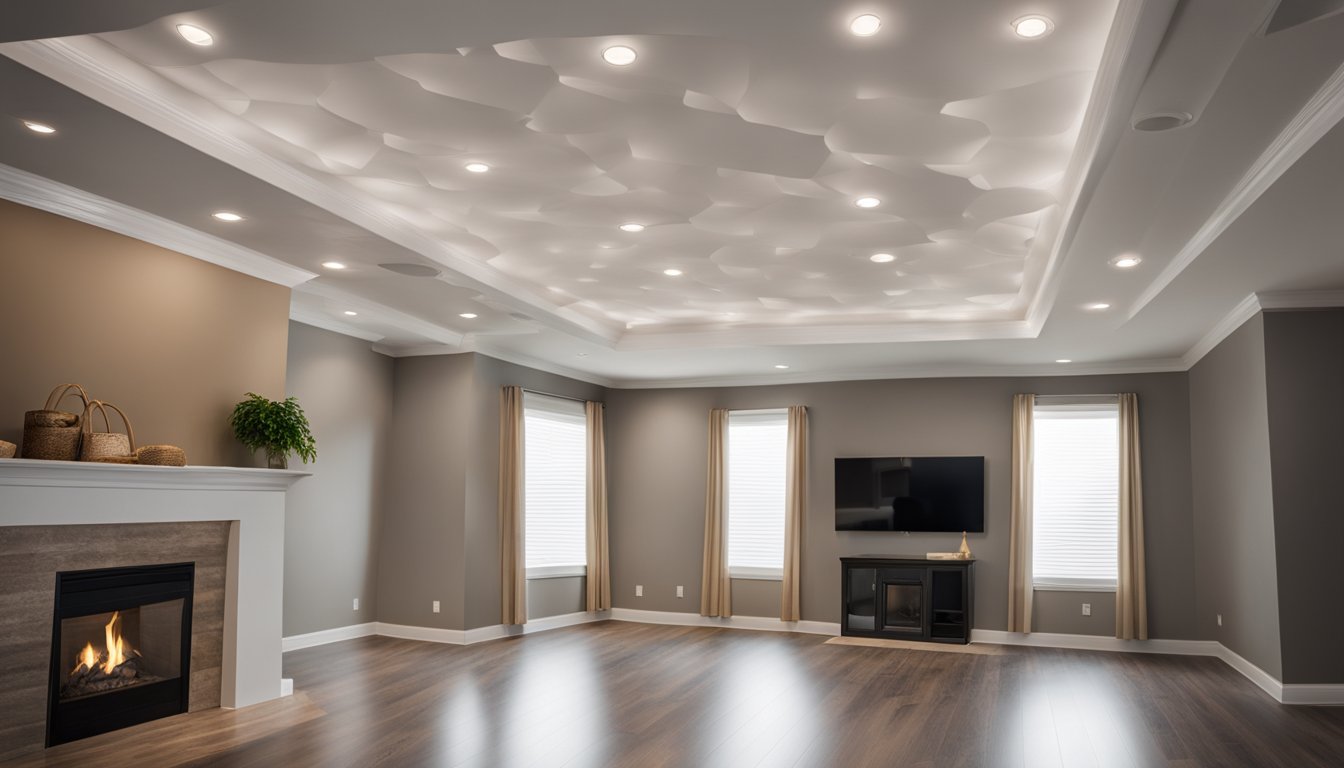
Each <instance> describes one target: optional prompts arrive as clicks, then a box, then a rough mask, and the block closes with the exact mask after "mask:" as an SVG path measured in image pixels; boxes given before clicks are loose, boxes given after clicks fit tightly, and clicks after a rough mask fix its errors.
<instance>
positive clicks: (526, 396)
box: [523, 392, 588, 578]
mask: <svg viewBox="0 0 1344 768" xmlns="http://www.w3.org/2000/svg"><path fill="white" fill-rule="evenodd" d="M587 439H588V423H587V419H586V418H585V417H584V411H583V403H581V402H578V401H576V400H564V399H561V398H558V397H547V396H546V395H537V394H533V393H532V392H524V393H523V516H524V522H523V526H524V530H525V533H526V536H525V540H524V549H525V551H526V563H527V576H528V578H545V577H547V576H582V575H583V574H584V573H585V572H586V570H587V569H586V564H587V560H588V549H587V542H586V540H585V539H586V534H587V521H588V485H587V477H588V474H587V473H588V465H587V462H588V458H587V456H588V453H587V452H588V448H587Z"/></svg>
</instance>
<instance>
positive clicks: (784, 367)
mask: <svg viewBox="0 0 1344 768" xmlns="http://www.w3.org/2000/svg"><path fill="white" fill-rule="evenodd" d="M855 34H858V33H857V32H856V33H855ZM775 367H776V368H778V369H779V370H781V371H782V370H784V369H786V368H788V367H789V366H787V365H783V364H780V365H776V366H775Z"/></svg>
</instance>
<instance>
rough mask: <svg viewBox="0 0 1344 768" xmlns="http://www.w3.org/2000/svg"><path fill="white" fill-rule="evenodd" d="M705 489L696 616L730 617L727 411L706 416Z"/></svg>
mask: <svg viewBox="0 0 1344 768" xmlns="http://www.w3.org/2000/svg"><path fill="white" fill-rule="evenodd" d="M708 470H709V471H708V473H707V480H708V482H707V484H706V486H705V558H704V573H703V574H701V579H700V615H701V616H725V617H726V616H732V615H733V610H732V584H731V582H730V581H729V580H728V516H727V515H726V514H724V508H723V501H724V483H725V481H726V478H727V476H728V411H727V409H724V408H715V409H714V410H712V411H710V412H709V466H708Z"/></svg>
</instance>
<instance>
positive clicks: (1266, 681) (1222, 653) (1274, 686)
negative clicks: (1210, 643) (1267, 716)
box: [1213, 643, 1295, 704]
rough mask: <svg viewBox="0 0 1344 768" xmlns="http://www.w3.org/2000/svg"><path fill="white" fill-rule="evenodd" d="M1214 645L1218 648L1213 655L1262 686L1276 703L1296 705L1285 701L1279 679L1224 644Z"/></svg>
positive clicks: (1261, 688)
mask: <svg viewBox="0 0 1344 768" xmlns="http://www.w3.org/2000/svg"><path fill="white" fill-rule="evenodd" d="M1214 645H1216V646H1218V649H1217V651H1215V652H1214V654H1213V655H1214V656H1217V657H1218V658H1220V659H1222V660H1223V661H1224V662H1226V663H1227V665H1228V666H1229V667H1231V668H1233V669H1235V670H1237V671H1238V672H1240V673H1241V674H1242V676H1243V677H1245V678H1246V679H1247V680H1250V681H1251V682H1252V683H1255V684H1256V685H1258V686H1260V690H1262V691H1264V692H1265V693H1268V694H1269V695H1270V696H1273V697H1274V700H1275V701H1277V702H1280V703H1282V704H1292V703H1295V702H1289V701H1284V698H1283V683H1281V682H1279V680H1278V678H1276V677H1274V676H1273V675H1271V674H1269V673H1268V672H1266V671H1265V670H1263V669H1261V668H1259V667H1257V666H1256V665H1254V664H1252V663H1251V662H1249V661H1247V660H1246V659H1244V658H1242V657H1241V656H1240V655H1239V654H1238V653H1237V652H1236V651H1233V650H1232V649H1231V648H1228V647H1227V646H1225V645H1223V644H1222V643H1214Z"/></svg>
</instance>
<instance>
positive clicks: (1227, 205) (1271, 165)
mask: <svg viewBox="0 0 1344 768" xmlns="http://www.w3.org/2000/svg"><path fill="white" fill-rule="evenodd" d="M1341 119H1344V66H1341V67H1340V68H1339V69H1337V70H1335V72H1334V74H1332V75H1331V76H1330V77H1329V78H1328V79H1326V81H1325V83H1324V84H1323V85H1322V86H1321V87H1320V88H1319V89H1318V90H1317V91H1316V93H1315V94H1313V95H1312V97H1311V99H1309V100H1308V101H1307V103H1306V104H1305V105H1303V107H1302V109H1301V110H1299V111H1298V113H1297V114H1296V115H1294V116H1293V119H1292V120H1290V121H1289V122H1288V125H1286V126H1284V129H1283V130H1282V131H1280V132H1279V135H1278V136H1276V137H1274V140H1273V141H1272V142H1270V144H1269V146H1268V147H1266V148H1265V151H1264V152H1262V153H1260V156H1259V157H1258V158H1256V160H1255V162H1254V163H1252V164H1251V167H1250V168H1248V169H1247V170H1246V173H1245V174H1244V175H1243V176H1242V177H1241V179H1240V180H1239V181H1238V182H1237V184H1236V186H1234V187H1233V188H1232V191H1231V192H1229V193H1228V194H1227V196H1226V197H1224V198H1223V200H1222V202H1221V203H1219V204H1218V207H1217V208H1215V209H1214V211H1213V213H1212V214H1211V215H1210V216H1209V218H1208V219H1207V220H1205V222H1204V224H1203V225H1202V226H1200V228H1199V230H1198V231H1196V232H1195V234H1194V236H1193V237H1191V238H1190V240H1189V241H1188V242H1186V244H1185V245H1184V246H1182V247H1181V250H1180V251H1178V252H1177V253H1176V256H1175V258H1173V259H1172V260H1171V263H1169V264H1167V266H1166V268H1164V269H1163V270H1162V271H1161V272H1160V273H1158V275H1157V277H1156V278H1154V279H1153V282H1152V283H1151V284H1150V285H1149V286H1148V287H1147V288H1145V289H1144V291H1143V293H1141V294H1139V297H1138V298H1137V299H1136V300H1135V301H1134V303H1133V304H1132V305H1130V307H1129V310H1128V313H1127V314H1126V319H1133V318H1134V316H1135V315H1137V314H1138V313H1139V312H1140V311H1141V310H1142V309H1143V308H1144V307H1145V306H1147V305H1148V303H1149V302H1151V301H1152V300H1153V299H1155V298H1157V297H1158V295H1159V294H1161V293H1162V291H1164V290H1166V288H1167V286H1169V285H1170V284H1171V283H1172V281H1174V280H1175V279H1176V278H1177V277H1178V276H1180V274H1181V273H1182V272H1184V271H1185V270H1186V269H1188V268H1189V267H1190V265H1191V264H1193V263H1194V261H1195V259H1197V258H1198V257H1199V256H1200V254H1202V253H1204V251H1205V250H1206V249H1207V248H1208V247H1209V246H1210V245H1212V244H1213V241H1214V240H1217V239H1218V236H1219V235H1221V234H1222V233H1223V232H1224V231H1226V230H1227V228H1228V227H1230V226H1232V222H1234V221H1236V220H1237V219H1238V218H1240V217H1241V215H1242V214H1243V213H1245V212H1246V210H1247V209H1248V208H1250V207H1251V205H1252V204H1253V203H1254V202H1255V201H1256V200H1258V199H1259V198H1260V196H1261V195H1263V194H1264V193H1265V191H1266V190H1268V189H1269V188H1270V187H1271V186H1273V184H1274V182H1276V181H1278V180H1279V177H1280V176H1282V175H1283V174H1284V173H1286V172H1287V171H1288V169H1289V168H1291V167H1292V166H1293V164H1294V163H1296V162H1297V161H1298V160H1299V159H1301V157H1302V155H1304V154H1306V152H1307V150H1309V149H1311V148H1312V147H1313V146H1314V145H1315V144H1316V142H1318V141H1320V140H1321V137H1323V136H1324V135H1325V134H1326V133H1327V132H1329V130H1330V129H1331V128H1333V127H1335V125H1336V124H1337V123H1339V121H1340V120H1341Z"/></svg>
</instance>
